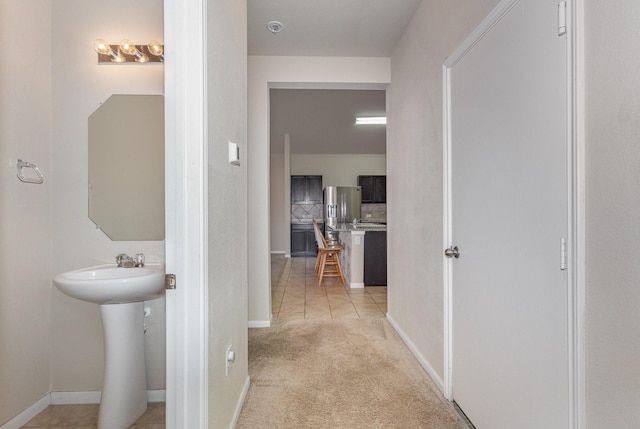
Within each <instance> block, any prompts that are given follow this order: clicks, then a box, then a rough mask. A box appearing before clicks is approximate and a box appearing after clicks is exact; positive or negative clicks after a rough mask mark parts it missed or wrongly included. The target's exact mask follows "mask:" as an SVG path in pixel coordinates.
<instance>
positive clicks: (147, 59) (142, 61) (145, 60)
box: [135, 51, 149, 63]
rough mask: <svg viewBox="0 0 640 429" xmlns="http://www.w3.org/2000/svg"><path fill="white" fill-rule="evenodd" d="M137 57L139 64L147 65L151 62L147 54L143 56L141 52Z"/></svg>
mask: <svg viewBox="0 0 640 429" xmlns="http://www.w3.org/2000/svg"><path fill="white" fill-rule="evenodd" d="M135 57H136V62H138V63H146V62H147V61H149V57H148V56H147V54H143V53H142V52H140V51H138V55H136V56H135Z"/></svg>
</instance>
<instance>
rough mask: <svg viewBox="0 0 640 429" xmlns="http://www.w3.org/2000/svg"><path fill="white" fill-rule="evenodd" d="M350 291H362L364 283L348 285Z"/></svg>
mask: <svg viewBox="0 0 640 429" xmlns="http://www.w3.org/2000/svg"><path fill="white" fill-rule="evenodd" d="M349 287H351V289H364V283H349Z"/></svg>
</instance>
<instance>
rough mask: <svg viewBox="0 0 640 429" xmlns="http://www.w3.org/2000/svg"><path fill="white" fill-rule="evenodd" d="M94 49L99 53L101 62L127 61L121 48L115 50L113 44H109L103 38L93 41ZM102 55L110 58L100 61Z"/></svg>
mask: <svg viewBox="0 0 640 429" xmlns="http://www.w3.org/2000/svg"><path fill="white" fill-rule="evenodd" d="M93 50H94V51H96V52H97V53H98V60H99V62H107V61H111V62H113V63H122V62H125V61H126V60H125V58H124V56H123V55H122V54H121V53H120V49H119V48H118V49H117V50H115V51H114V50H113V49H111V45H109V44H108V43H107V42H105V41H104V40H102V39H97V40H96V41H95V42H93ZM101 55H102V56H103V57H107V58H108V60H105V61H100V56H101Z"/></svg>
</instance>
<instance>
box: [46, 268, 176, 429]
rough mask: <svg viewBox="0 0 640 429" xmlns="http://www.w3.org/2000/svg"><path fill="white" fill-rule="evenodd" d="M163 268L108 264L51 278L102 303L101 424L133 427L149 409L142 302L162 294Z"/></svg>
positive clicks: (117, 428) (102, 427)
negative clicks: (103, 366) (103, 352)
mask: <svg viewBox="0 0 640 429" xmlns="http://www.w3.org/2000/svg"><path fill="white" fill-rule="evenodd" d="M164 272H165V269H164V264H146V265H144V266H143V267H132V268H122V267H118V266H117V265H116V264H107V265H99V266H95V267H89V268H83V269H80V270H76V271H69V272H66V273H62V274H58V275H56V276H55V277H54V278H53V283H54V284H55V285H56V287H57V288H58V289H59V290H60V291H61V292H62V293H64V294H66V295H68V296H70V297H72V298H76V299H80V300H82V301H87V302H93V303H95V304H99V305H100V313H101V315H102V326H103V329H104V349H105V359H104V360H105V369H104V384H103V386H102V398H101V400H100V413H99V416H98V427H99V428H100V429H122V428H126V427H129V426H130V425H132V424H133V423H134V422H135V421H136V420H137V419H138V418H139V417H140V416H141V415H142V414H143V413H144V411H145V410H146V409H147V376H146V368H145V358H144V301H147V300H151V299H154V298H158V297H160V296H161V295H162V294H163V293H164Z"/></svg>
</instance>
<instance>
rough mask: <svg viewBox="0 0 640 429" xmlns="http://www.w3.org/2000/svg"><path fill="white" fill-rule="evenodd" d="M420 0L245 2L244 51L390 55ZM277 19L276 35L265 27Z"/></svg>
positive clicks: (317, 54)
mask: <svg viewBox="0 0 640 429" xmlns="http://www.w3.org/2000/svg"><path fill="white" fill-rule="evenodd" d="M419 3H420V0H248V2H247V8H248V15H247V16H248V27H249V30H248V31H249V34H248V37H249V46H248V48H249V55H292V56H304V55H306V56H334V57H390V56H391V52H392V51H393V48H394V47H395V46H396V44H397V43H398V40H399V39H400V36H402V32H403V31H404V29H405V28H406V26H407V24H408V23H409V21H410V19H411V17H412V16H413V13H414V12H415V10H416V8H417V7H418V4H419ZM274 20H275V21H280V22H282V23H283V24H284V30H283V31H282V32H281V33H278V34H277V35H274V34H272V33H271V32H269V31H268V30H267V28H266V25H267V22H269V21H274Z"/></svg>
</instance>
